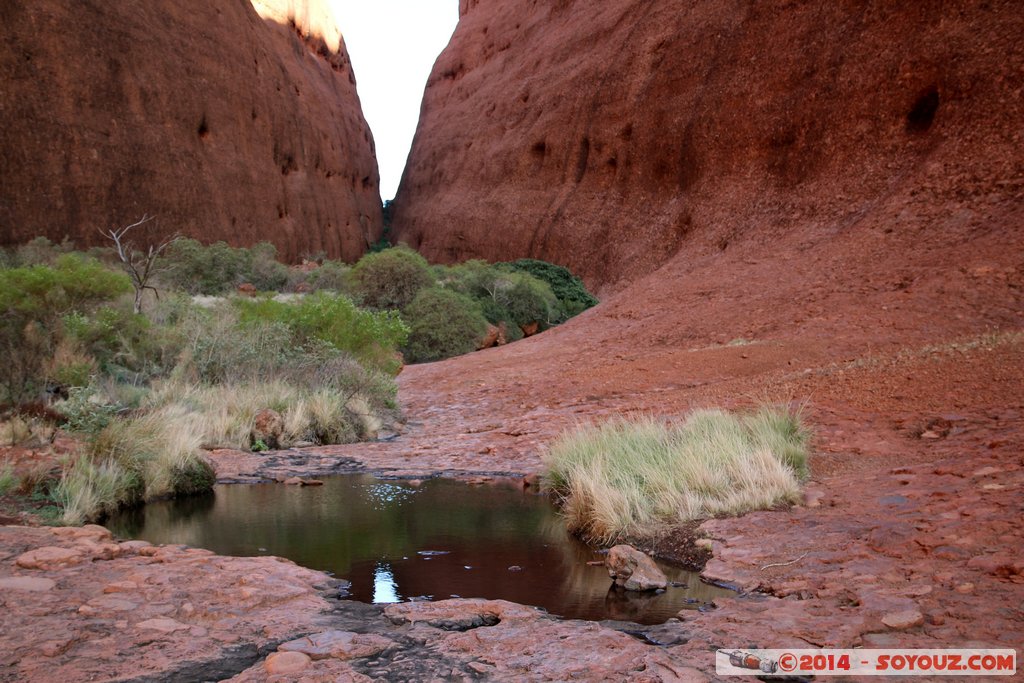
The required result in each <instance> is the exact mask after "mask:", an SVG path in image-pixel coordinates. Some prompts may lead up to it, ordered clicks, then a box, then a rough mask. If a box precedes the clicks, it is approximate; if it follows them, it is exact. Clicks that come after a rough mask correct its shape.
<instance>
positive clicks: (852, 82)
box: [395, 0, 1024, 293]
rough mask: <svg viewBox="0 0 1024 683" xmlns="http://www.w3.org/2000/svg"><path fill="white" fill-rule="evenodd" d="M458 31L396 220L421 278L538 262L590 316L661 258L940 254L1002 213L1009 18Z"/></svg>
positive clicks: (708, 13) (517, 1) (797, 15)
mask: <svg viewBox="0 0 1024 683" xmlns="http://www.w3.org/2000/svg"><path fill="white" fill-rule="evenodd" d="M460 9H461V11H462V18H461V20H460V23H459V26H458V29H457V30H456V32H455V35H454V37H453V39H452V42H451V44H450V45H449V47H448V49H447V50H446V51H445V52H444V53H443V54H442V55H441V57H440V58H439V60H438V62H437V64H436V66H435V68H434V71H433V73H432V76H431V78H430V80H429V83H428V86H427V89H426V94H425V98H424V102H423V110H422V117H421V121H420V126H419V129H418V132H417V136H416V140H415V143H414V146H413V150H412V152H411V155H410V162H409V166H408V167H407V169H406V172H405V176H404V178H403V182H402V185H401V188H400V190H399V193H398V197H397V200H396V217H395V223H396V232H397V236H398V238H399V239H402V240H404V241H407V242H408V243H410V244H411V245H413V246H415V247H418V248H420V249H421V250H422V251H423V252H424V254H425V255H426V256H427V257H428V258H430V259H441V260H448V261H454V260H460V259H464V258H470V257H483V258H487V259H492V260H503V259H509V258H514V257H521V256H532V257H538V258H543V259H548V260H551V261H555V262H558V263H561V264H564V265H567V266H569V267H570V268H572V269H573V270H575V271H576V272H579V273H581V274H583V275H584V277H585V279H586V280H587V281H588V283H589V284H590V285H592V286H597V287H600V288H603V290H604V291H605V292H606V293H607V292H608V291H609V290H615V289H619V288H620V287H621V286H622V285H623V283H625V282H628V281H631V280H635V279H636V278H637V277H639V276H641V275H644V274H646V273H649V272H651V271H653V270H654V269H655V268H657V267H658V266H660V265H662V264H664V263H666V262H668V261H670V260H671V259H672V258H673V257H674V256H675V255H677V254H678V258H679V259H684V260H688V259H690V258H693V257H697V256H701V255H710V254H714V253H716V252H718V251H722V250H725V249H730V248H733V247H736V246H737V245H739V244H741V243H746V244H751V243H759V244H761V246H762V248H763V249H767V250H770V249H771V248H772V247H771V245H772V243H773V240H774V239H775V238H776V237H778V236H780V235H793V234H794V233H800V234H802V235H804V236H805V237H806V239H808V240H810V241H816V240H822V239H829V238H830V237H831V236H834V235H836V234H840V233H843V232H844V231H849V230H852V229H855V228H858V227H860V228H862V227H863V226H864V225H866V224H868V223H870V224H873V225H874V226H876V227H879V228H880V229H881V228H884V229H888V230H890V231H892V230H896V231H900V230H910V229H917V228H919V227H921V226H925V225H926V226H927V228H928V229H929V230H932V231H945V230H949V231H951V232H950V233H949V235H950V239H953V240H954V241H958V240H960V239H961V238H964V236H965V235H967V234H968V233H969V231H970V230H985V229H993V226H995V227H997V228H998V227H999V226H1000V225H1002V226H1004V227H1005V226H1006V223H1002V224H1000V223H999V219H994V218H993V216H995V215H996V214H999V215H1006V212H1007V211H1009V210H1010V207H1012V206H1017V207H1018V208H1019V207H1020V205H1021V201H1020V200H1021V198H1022V190H1024V152H1022V149H1024V144H1022V140H1021V135H1022V128H1021V121H1024V108H1022V88H1024V73H1022V71H1021V70H1020V64H1021V63H1024V47H1022V42H1021V41H1020V36H1021V35H1024V14H1022V13H1021V12H1020V5H1019V3H1016V2H1012V1H1003V2H989V3H976V2H967V1H963V2H948V3H890V2H884V1H883V0H875V1H873V2H857V3H852V2H842V3H829V2H814V3H782V4H779V3H768V4H764V3H748V2H734V1H727V0H700V1H699V2H689V1H685V2H684V1H683V0H668V1H665V2H657V3H651V2H642V1H641V0H616V1H615V2H607V3H587V2H580V1H575V2H574V1H573V0H561V1H558V2H544V3H538V2H532V1H528V0H463V2H462V4H461V8H460ZM1017 215H1018V216H1019V212H1018V213H1017ZM993 220H994V221H995V222H993ZM1016 225H1017V227H1016V228H1014V230H1013V232H1012V234H1016V235H1019V232H1020V230H1019V221H1018V222H1017V223H1016ZM965 226H972V227H965ZM986 226H987V227H986ZM965 231H966V232H965ZM965 239H966V238H965ZM966 241H967V242H969V239H966Z"/></svg>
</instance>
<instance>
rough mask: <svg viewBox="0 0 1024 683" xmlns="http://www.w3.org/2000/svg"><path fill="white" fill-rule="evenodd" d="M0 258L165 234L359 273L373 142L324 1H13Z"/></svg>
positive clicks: (370, 209) (2, 66)
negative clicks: (153, 219)
mask: <svg viewBox="0 0 1024 683" xmlns="http://www.w3.org/2000/svg"><path fill="white" fill-rule="evenodd" d="M0 35H2V36H3V43H4V47H3V48H2V49H0V118H2V120H3V126H2V128H0V243H7V244H11V243H21V242H24V241H26V240H28V239H31V238H33V237H35V236H37V235H45V236H47V237H49V238H50V239H53V240H56V241H59V240H61V239H62V238H63V237H65V236H67V237H70V238H71V239H73V240H75V242H76V243H77V244H78V245H80V246H81V245H87V244H96V243H100V242H102V238H101V237H100V236H99V235H98V233H97V228H101V227H111V226H119V225H126V224H128V223H131V222H134V221H135V220H137V219H138V218H139V217H141V216H142V214H143V213H149V214H151V215H152V214H156V215H157V216H158V217H159V218H158V223H159V230H160V231H161V232H164V233H171V232H175V231H177V232H181V233H183V234H186V235H189V236H193V237H197V238H199V239H201V240H203V241H215V240H226V241H228V242H230V243H232V244H235V245H246V244H251V243H253V242H256V241H259V240H269V241H271V242H273V243H274V244H275V245H277V247H278V249H279V250H280V252H281V253H282V255H283V256H284V257H286V258H289V259H295V258H298V257H299V256H301V255H302V254H304V253H308V252H315V251H321V250H323V251H326V252H327V253H328V254H329V255H331V256H334V257H339V256H340V257H345V258H349V259H352V258H356V257H358V256H359V255H360V254H361V253H362V252H363V251H364V250H365V247H366V245H367V244H368V243H369V242H372V241H373V240H375V239H376V238H377V237H378V236H379V233H380V229H381V213H380V196H379V191H378V174H377V163H376V160H375V158H374V146H373V140H372V138H371V136H370V131H369V129H368V127H367V125H366V123H365V121H364V120H363V116H362V112H361V110H360V106H359V100H358V98H357V96H356V91H355V79H354V77H353V75H352V70H351V65H350V64H349V61H348V56H347V53H346V52H345V47H344V44H343V43H342V41H341V38H340V34H339V33H338V30H337V26H336V24H335V23H334V22H333V20H332V19H331V17H330V13H329V12H328V11H327V8H326V4H325V3H323V2H321V0H254V2H253V3H252V4H250V3H249V2H242V1H236V2H213V3H211V2H173V1H171V0H118V2H105V1H103V0H85V1H83V2H75V3H63V2H54V1H53V0H5V2H3V3H0Z"/></svg>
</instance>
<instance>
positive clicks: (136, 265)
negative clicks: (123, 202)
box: [100, 214, 179, 313]
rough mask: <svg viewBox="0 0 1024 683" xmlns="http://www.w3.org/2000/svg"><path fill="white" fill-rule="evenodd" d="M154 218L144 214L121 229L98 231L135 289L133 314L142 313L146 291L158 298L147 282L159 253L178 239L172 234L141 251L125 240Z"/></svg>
mask: <svg viewBox="0 0 1024 683" xmlns="http://www.w3.org/2000/svg"><path fill="white" fill-rule="evenodd" d="M154 218H156V216H150V215H149V214H144V215H143V216H142V218H141V219H139V220H138V221H136V222H135V223H132V224H131V225H126V226H125V227H123V228H111V229H109V230H107V231H103V230H100V234H101V235H103V236H104V237H106V238H107V239H109V240H111V241H112V242H113V243H114V246H115V247H117V257H118V258H119V259H121V267H122V268H124V272H126V273H127V274H128V277H129V279H130V280H131V282H132V287H133V288H134V289H135V304H134V306H133V307H132V310H133V311H134V312H135V313H141V312H142V294H143V292H145V291H146V290H147V289H151V290H153V293H154V294H156V295H157V297H159V296H160V293H159V292H158V291H157V289H156V287H154V286H153V285H151V284H150V283H149V281H150V279H151V278H152V277H153V275H154V274H155V273H156V271H157V267H156V262H157V258H158V257H159V256H160V253H161V252H162V251H163V250H164V249H166V248H167V247H168V246H170V245H171V244H172V243H173V242H174V241H175V240H177V239H178V237H179V235H177V234H174V235H171V236H170V237H167V238H164V239H163V240H161V241H159V242H155V243H154V242H149V243H148V244H147V245H146V246H145V247H144V248H142V249H136V248H135V244H134V243H133V242H132V241H131V240H130V239H127V238H128V233H130V232H131V231H132V230H134V229H136V228H138V227H141V226H144V225H146V224H147V223H149V222H150V221H152V220H153V219H154Z"/></svg>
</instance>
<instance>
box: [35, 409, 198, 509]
mask: <svg viewBox="0 0 1024 683" xmlns="http://www.w3.org/2000/svg"><path fill="white" fill-rule="evenodd" d="M195 422H196V417H195V416H194V415H192V414H190V413H188V412H187V411H185V410H183V409H182V408H181V407H180V406H175V405H171V406H167V407H164V408H161V409H158V410H155V411H153V412H151V413H147V414H145V415H142V416H140V417H136V418H133V419H121V420H114V421H112V422H111V423H110V424H109V425H107V427H106V428H104V429H103V430H102V431H101V432H99V434H97V435H96V437H95V438H94V439H93V440H92V441H91V442H90V443H89V445H88V448H87V450H86V452H85V453H83V454H82V455H80V456H79V457H77V458H75V459H74V460H73V461H71V462H70V463H69V464H68V466H67V467H66V468H65V470H64V473H63V476H62V477H61V481H60V483H59V484H58V486H57V489H56V491H55V496H54V497H55V498H56V500H57V501H58V502H59V503H60V504H61V505H62V506H63V508H64V521H65V522H66V523H69V524H80V523H82V522H85V521H90V520H96V519H100V518H102V517H103V516H104V515H106V514H109V513H111V512H113V511H115V510H117V509H118V508H119V507H121V506H124V505H131V504H134V503H138V502H140V501H143V500H151V499H154V498H162V497H167V496H177V495H187V494H190V493H196V492H199V491H204V490H207V489H208V488H209V487H210V486H211V485H212V484H213V479H214V474H213V469H212V468H211V467H210V465H209V463H208V462H207V461H206V459H205V458H204V457H203V455H202V453H201V451H200V445H201V437H200V433H199V431H198V430H197V427H196V424H195Z"/></svg>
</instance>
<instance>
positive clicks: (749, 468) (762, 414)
mask: <svg viewBox="0 0 1024 683" xmlns="http://www.w3.org/2000/svg"><path fill="white" fill-rule="evenodd" d="M808 442H809V435H808V433H807V431H806V429H805V428H804V427H803V426H802V425H801V423H800V419H799V416H798V415H796V414H793V413H791V412H789V411H786V410H781V409H772V408H762V409H761V410H759V411H758V412H756V413H754V414H752V415H733V414H729V413H725V412H722V411H718V410H703V411H698V412H695V413H693V414H691V415H690V416H689V417H688V418H687V419H686V420H685V421H683V422H681V423H677V424H670V425H666V424H664V423H662V422H658V421H655V420H653V419H650V418H628V419H623V418H619V419H614V420H611V421H609V422H606V423H604V424H601V425H596V426H587V427H580V428H578V429H576V430H575V431H572V432H568V433H566V434H563V435H562V436H561V437H559V439H558V440H556V441H555V443H553V444H552V445H551V448H550V451H549V453H548V454H547V455H546V456H545V458H544V462H545V467H546V472H545V482H546V485H547V486H548V487H549V488H551V489H553V490H554V491H555V492H556V494H557V495H558V496H559V498H560V501H561V504H562V508H563V512H564V514H565V516H566V518H567V523H568V525H569V528H570V530H572V531H573V532H574V533H578V534H580V535H581V536H584V537H586V538H588V539H591V540H595V541H600V542H604V543H608V542H612V541H615V540H616V539H620V538H623V537H631V536H632V537H636V536H650V535H653V534H656V533H658V532H659V531H660V530H661V529H662V528H664V527H666V526H670V525H673V524H679V523H682V522H685V521H688V520H694V519H704V518H708V517H715V516H719V515H737V514H742V513H744V512H748V511H751V510H760V509H767V508H771V507H773V506H775V505H778V504H780V503H793V502H796V501H797V500H798V499H799V482H800V480H801V479H803V478H805V477H806V476H807V454H808V447H809V444H808Z"/></svg>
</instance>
